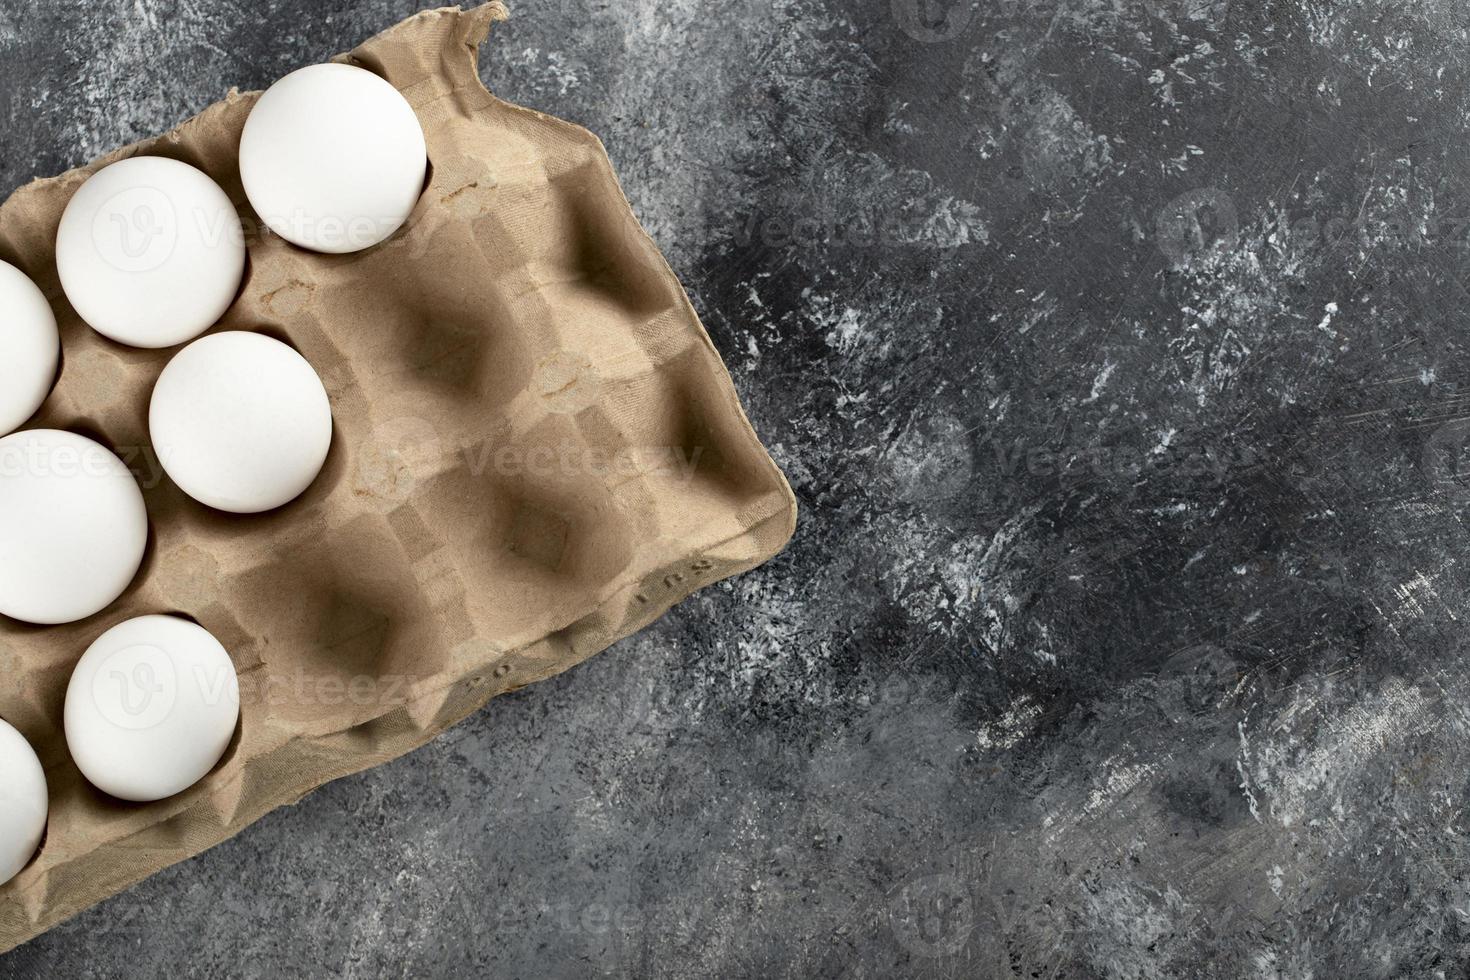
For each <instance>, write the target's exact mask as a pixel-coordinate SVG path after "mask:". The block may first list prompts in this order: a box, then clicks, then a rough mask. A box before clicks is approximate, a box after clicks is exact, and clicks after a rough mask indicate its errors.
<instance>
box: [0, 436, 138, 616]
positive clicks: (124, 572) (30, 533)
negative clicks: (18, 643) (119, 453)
mask: <svg viewBox="0 0 1470 980" xmlns="http://www.w3.org/2000/svg"><path fill="white" fill-rule="evenodd" d="M147 544H148V511H147V508H146V507H145V506H144V504H143V493H142V491H140V490H139V489H138V482H137V480H135V479H134V478H133V474H132V473H131V472H130V471H129V470H128V468H127V467H126V466H124V465H123V462H122V460H120V459H118V458H117V457H116V456H115V455H113V454H112V453H111V452H110V451H109V450H107V449H106V448H105V447H103V446H99V445H98V444H97V443H95V442H93V441H92V440H90V439H87V438H84V437H82V436H79V435H76V434H75V433H71V432H59V431H57V430H54V429H28V430H25V431H23V432H17V433H15V434H13V435H9V436H6V437H5V438H3V439H0V614H3V615H6V616H10V617H12V618H14V619H19V620H22V621H24V622H27V623H37V624H42V625H55V624H57V623H71V622H75V621H76V620H79V619H86V618H87V617H88V616H91V615H93V614H94V613H98V612H101V611H102V610H103V609H105V608H107V606H109V605H110V604H111V603H112V602H113V600H115V599H116V598H117V597H118V596H120V595H122V593H123V591H124V590H125V589H126V588H127V587H128V585H129V583H131V582H132V581H133V577H134V576H135V575H137V573H138V567H139V565H141V564H142V562H143V551H144V549H145V548H146V547H147Z"/></svg>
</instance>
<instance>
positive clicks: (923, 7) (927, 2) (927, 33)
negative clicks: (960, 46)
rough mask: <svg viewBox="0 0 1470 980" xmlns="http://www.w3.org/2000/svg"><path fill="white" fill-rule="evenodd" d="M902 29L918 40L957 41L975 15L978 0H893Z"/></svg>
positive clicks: (896, 16)
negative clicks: (976, 0)
mask: <svg viewBox="0 0 1470 980" xmlns="http://www.w3.org/2000/svg"><path fill="white" fill-rule="evenodd" d="M889 3H890V6H891V8H892V10H893V19H894V20H895V21H897V22H898V26H899V29H900V30H902V31H903V32H904V33H905V34H907V35H908V36H909V37H911V38H913V39H914V40H915V41H919V42H921V43H924V44H935V43H938V42H940V41H953V40H954V39H955V38H957V37H959V36H960V35H961V34H963V33H964V31H965V28H967V27H969V26H970V21H971V20H973V19H974V17H975V0H889Z"/></svg>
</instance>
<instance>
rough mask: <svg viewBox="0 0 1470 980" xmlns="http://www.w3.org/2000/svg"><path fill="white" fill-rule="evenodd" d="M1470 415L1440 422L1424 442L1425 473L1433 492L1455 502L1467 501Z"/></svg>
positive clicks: (1469, 465) (1469, 474)
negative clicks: (1443, 422)
mask: <svg viewBox="0 0 1470 980" xmlns="http://www.w3.org/2000/svg"><path fill="white" fill-rule="evenodd" d="M1467 447H1470V419H1456V420H1455V421H1453V422H1450V423H1448V424H1446V425H1442V426H1440V427H1439V428H1438V429H1436V430H1435V431H1434V434H1433V435H1431V436H1430V437H1429V441H1428V442H1426V443H1425V444H1424V473H1425V475H1426V476H1427V477H1428V479H1429V482H1430V484H1431V485H1432V486H1433V487H1434V489H1435V492H1436V493H1438V494H1440V495H1441V496H1443V497H1446V498H1448V499H1450V500H1452V501H1455V502H1456V503H1464V502H1466V501H1470V459H1467V458H1466V457H1467V455H1470V453H1467Z"/></svg>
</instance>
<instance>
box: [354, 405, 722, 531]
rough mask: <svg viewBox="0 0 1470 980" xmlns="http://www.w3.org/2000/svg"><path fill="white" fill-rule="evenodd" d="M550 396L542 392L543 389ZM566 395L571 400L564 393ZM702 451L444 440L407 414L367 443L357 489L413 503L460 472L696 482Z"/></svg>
mask: <svg viewBox="0 0 1470 980" xmlns="http://www.w3.org/2000/svg"><path fill="white" fill-rule="evenodd" d="M543 394H544V392H543ZM563 397H571V396H570V395H565V394H563ZM704 454H705V448H704V447H703V446H620V447H617V448H614V449H604V448H601V447H598V446H589V445H586V444H584V443H580V442H573V441H570V440H567V441H562V442H558V443H538V444H535V445H519V444H513V443H497V442H495V441H493V440H488V441H482V442H474V441H471V440H469V439H467V438H466V439H462V440H461V441H459V442H456V441H455V439H454V437H452V436H445V435H441V434H440V432H439V430H438V429H437V428H436V427H435V426H434V425H433V424H432V423H430V422H429V421H427V420H425V419H421V418H416V417H405V418H399V419H394V420H391V421H389V422H386V423H384V424H382V425H380V426H378V428H377V429H375V430H374V432H373V434H372V435H371V436H370V437H369V438H368V439H366V440H364V441H363V442H362V443H361V444H359V445H358V447H357V449H356V451H355V456H356V459H357V485H358V487H359V488H360V489H361V490H362V491H363V492H365V493H366V494H368V495H370V496H372V497H375V498H378V499H379V500H382V501H385V502H388V503H401V502H402V501H404V500H407V499H408V498H409V497H410V496H411V495H412V494H413V493H414V492H415V490H417V489H418V487H419V486H420V485H421V484H422V483H423V482H424V481H425V480H426V479H429V478H431V477H433V476H436V475H438V474H440V473H444V472H448V471H451V470H461V471H463V472H464V474H465V475H466V476H468V477H469V478H470V479H481V478H483V477H485V476H487V475H491V476H496V477H502V478H510V479H529V480H531V481H533V482H536V481H556V480H563V479H586V480H589V481H606V480H617V479H633V478H636V477H640V476H648V475H652V474H662V475H666V476H671V477H673V478H676V479H679V480H680V481H682V482H684V483H686V484H687V483H689V482H690V481H692V480H693V479H694V477H695V475H696V473H697V472H698V469H699V464H700V461H701V460H702V459H703V458H704Z"/></svg>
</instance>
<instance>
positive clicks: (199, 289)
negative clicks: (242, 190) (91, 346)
mask: <svg viewBox="0 0 1470 980" xmlns="http://www.w3.org/2000/svg"><path fill="white" fill-rule="evenodd" d="M56 269H57V271H58V272H59V273H60V274H61V288H62V289H63V290H65V292H66V298H67V299H69V300H71V305H72V306H73V307H75V308H76V311H77V313H78V314H79V315H80V316H81V318H82V319H83V320H85V321H87V323H89V324H91V326H92V328H93V329H95V330H96V331H97V332H98V333H100V334H102V335H103V336H105V337H110V338H111V339H113V340H115V341H117V342H118V343H121V344H128V345H130V346H133V347H150V348H157V347H172V346H174V345H175V344H182V343H184V342H185V341H187V340H192V339H193V338H195V337H197V336H199V335H200V334H201V333H203V332H204V331H206V330H208V329H209V328H210V327H212V326H214V324H215V323H216V322H217V321H218V320H219V318H220V317H221V316H223V315H224V313H225V310H227V309H228V308H229V306H230V303H232V302H233V301H234V299H235V294H236V293H237V292H238V291H239V289H240V281H241V279H242V278H243V277H244V274H245V235H244V232H243V231H242V229H241V226H240V216H239V215H238V214H237V213H236V212H235V207H234V205H232V204H231V203H230V199H229V197H227V196H226V195H225V192H224V191H223V190H221V189H220V187H219V185H218V184H216V183H215V182H214V181H213V180H211V179H210V178H209V177H208V176H207V175H206V174H204V173H202V172H201V171H199V170H196V169H195V168H193V167H191V166H189V165H188V164H187V163H180V162H179V161H177V160H169V159H166V158H164V157H133V158H132V159H129V160H123V161H120V162H118V163H114V164H112V165H111V166H109V167H104V168H103V169H102V170H99V171H98V172H97V173H95V174H93V175H92V176H91V177H90V178H89V179H88V180H87V182H86V183H84V184H83V185H82V186H81V188H80V189H79V190H78V191H77V192H76V194H74V195H73V196H72V199H71V202H70V203H69V204H67V206H66V211H65V212H63V214H62V216H61V225H60V227H59V228H58V230H57V233H56Z"/></svg>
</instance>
